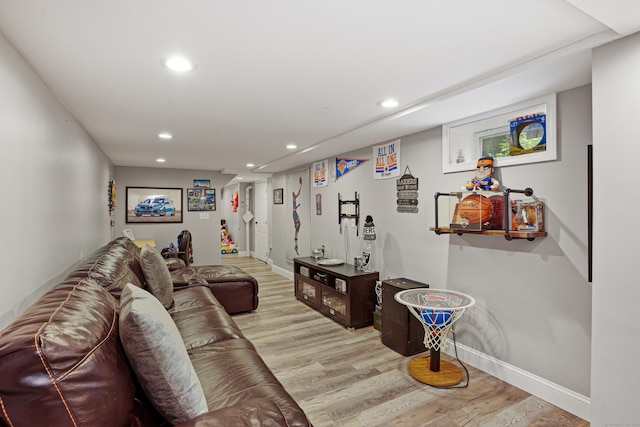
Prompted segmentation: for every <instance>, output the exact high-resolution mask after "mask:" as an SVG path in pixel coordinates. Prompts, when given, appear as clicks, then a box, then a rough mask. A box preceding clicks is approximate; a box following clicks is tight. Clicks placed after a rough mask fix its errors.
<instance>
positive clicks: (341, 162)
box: [336, 157, 369, 179]
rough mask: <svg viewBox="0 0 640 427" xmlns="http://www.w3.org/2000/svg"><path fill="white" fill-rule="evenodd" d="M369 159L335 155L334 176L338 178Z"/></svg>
mask: <svg viewBox="0 0 640 427" xmlns="http://www.w3.org/2000/svg"><path fill="white" fill-rule="evenodd" d="M368 161H369V159H340V158H337V157H336V178H337V179H340V178H341V177H343V176H345V175H346V174H348V173H349V172H351V171H352V170H354V169H355V168H357V167H358V166H360V165H361V164H363V163H364V162H368Z"/></svg>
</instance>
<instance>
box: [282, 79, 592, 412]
mask: <svg viewBox="0 0 640 427" xmlns="http://www.w3.org/2000/svg"><path fill="white" fill-rule="evenodd" d="M558 115H559V116H558V124H559V127H558V128H559V132H558V139H559V147H560V148H559V150H560V151H559V159H558V160H557V161H553V162H546V163H538V164H531V165H522V166H511V167H505V168H501V169H500V170H499V171H498V178H499V179H500V181H501V182H502V184H503V185H505V186H507V187H510V188H514V189H524V188H525V187H532V188H533V189H534V191H535V193H536V195H537V196H538V197H540V198H542V199H544V200H545V201H546V203H547V209H546V215H547V221H546V223H547V226H548V236H547V237H545V238H538V239H536V240H535V241H533V242H529V241H527V240H513V241H507V240H506V239H504V238H502V237H492V236H474V235H468V234H467V235H463V236H457V235H440V236H438V235H436V234H435V233H433V232H430V231H429V227H432V226H433V225H434V221H435V219H434V216H435V215H434V210H435V209H434V203H435V202H434V194H435V193H436V192H437V191H441V192H447V191H455V190H458V189H460V187H461V186H463V185H464V183H465V182H466V181H467V180H468V179H469V178H471V177H472V176H473V172H461V173H455V174H446V175H444V174H443V173H442V164H441V159H442V155H441V153H442V144H441V130H440V128H437V129H431V130H427V131H424V132H421V133H417V134H414V135H408V136H405V137H403V138H402V142H401V150H402V151H401V162H402V165H401V169H402V171H404V168H405V167H406V166H409V168H410V170H411V173H412V174H413V175H414V176H415V177H417V178H418V179H419V190H418V191H419V198H418V200H419V205H418V206H419V212H418V213H417V214H408V213H403V214H400V213H397V211H396V182H395V179H390V180H381V181H374V180H373V172H372V167H373V164H372V163H373V162H372V161H369V162H368V163H366V164H365V165H363V166H360V167H359V168H358V169H356V170H355V171H353V172H351V173H349V174H348V175H346V176H345V177H343V178H341V179H340V180H338V181H337V182H331V183H330V184H329V186H328V187H326V188H321V189H314V188H312V189H311V197H310V199H312V201H313V202H315V197H314V196H315V194H316V193H319V194H321V195H322V201H323V206H322V215H319V216H318V215H316V214H315V206H312V207H311V209H310V212H311V247H312V248H314V247H318V246H320V245H322V244H324V245H325V246H326V248H327V250H328V255H329V256H331V257H338V258H345V257H346V253H345V243H346V242H347V241H348V242H349V243H350V249H351V250H350V255H349V258H348V259H349V260H350V261H349V262H352V260H353V257H354V256H355V254H356V252H358V251H359V250H360V248H361V245H362V234H361V233H360V237H357V238H356V236H355V232H354V230H349V232H348V233H345V234H340V232H339V226H338V221H337V217H338V193H341V195H342V198H343V200H348V199H352V198H353V197H354V192H355V191H358V192H359V193H360V204H361V221H362V222H363V221H364V217H365V216H366V215H372V216H373V219H374V223H375V225H376V233H377V240H376V245H377V255H378V257H377V258H378V259H377V260H376V262H377V267H376V268H377V269H378V270H379V271H380V273H381V277H382V278H389V277H407V278H411V279H414V280H418V281H422V282H426V283H429V284H430V285H431V287H434V288H447V289H453V290H458V291H462V292H465V293H468V294H469V295H471V296H473V297H475V298H476V300H477V305H476V306H475V307H474V308H473V309H472V310H469V311H468V312H467V314H465V317H464V318H463V320H462V323H460V324H459V325H458V327H457V334H456V336H457V338H458V342H459V343H461V344H463V345H465V346H467V347H468V348H469V349H471V350H472V351H475V352H479V353H481V354H482V355H484V356H486V357H490V358H495V359H497V360H499V361H501V362H502V363H504V364H507V365H509V366H512V367H515V368H514V371H517V370H521V371H524V374H523V375H524V376H531V377H533V378H534V380H533V381H534V382H538V383H539V382H549V383H552V384H554V387H556V388H560V389H562V390H564V389H566V390H568V393H569V394H572V395H573V394H575V395H576V396H577V398H578V400H579V401H580V402H579V403H578V405H577V406H581V407H580V408H578V409H576V408H567V409H569V410H572V411H574V412H579V415H582V416H583V417H586V415H587V414H585V413H584V411H585V406H584V403H585V402H588V396H589V394H590V387H591V384H590V366H591V360H590V350H591V286H590V284H589V283H588V281H587V213H586V209H587V183H586V174H587V145H588V144H589V143H590V142H591V140H592V135H591V87H590V86H583V87H580V88H577V89H574V90H570V91H567V92H563V93H560V94H559V95H558ZM382 142H384V141H372V143H373V144H380V143H382ZM345 157H355V158H368V159H372V149H371V148H367V149H363V150H359V151H356V152H352V153H346V154H345ZM331 161H333V159H331ZM282 179H283V178H282V175H278V176H275V177H274V186H276V187H277V186H278V185H280V184H279V183H280V182H282ZM278 210H282V211H283V213H286V215H284V216H285V217H286V219H287V220H288V221H284V222H280V221H279V220H278V219H277V217H278V216H280V215H279V214H278V213H274V215H275V216H276V221H275V222H274V228H275V230H274V232H273V233H272V234H273V246H274V263H275V264H276V266H278V267H280V268H283V269H288V270H290V269H291V266H289V265H287V264H286V263H285V262H284V259H283V258H282V251H281V250H279V247H280V246H281V245H284V244H286V242H281V239H280V238H279V236H282V235H284V234H285V233H284V231H283V230H282V229H281V227H290V226H291V224H290V223H291V221H290V218H289V216H288V215H289V208H288V207H286V206H285V207H281V206H275V207H274V211H278ZM362 222H361V224H362ZM360 231H361V230H360ZM345 235H348V236H349V239H348V240H347V241H345V237H344V236H345ZM544 397H545V398H547V399H548V400H549V399H551V398H552V397H549V396H544ZM581 411H582V412H581Z"/></svg>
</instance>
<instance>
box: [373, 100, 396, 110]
mask: <svg viewBox="0 0 640 427" xmlns="http://www.w3.org/2000/svg"><path fill="white" fill-rule="evenodd" d="M378 105H379V106H380V107H384V108H393V107H397V106H398V105H400V103H399V102H398V101H396V100H395V99H385V100H384V101H380V102H378Z"/></svg>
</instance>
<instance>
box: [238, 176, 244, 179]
mask: <svg viewBox="0 0 640 427" xmlns="http://www.w3.org/2000/svg"><path fill="white" fill-rule="evenodd" d="M236 179H244V178H242V177H241V176H237V177H236Z"/></svg>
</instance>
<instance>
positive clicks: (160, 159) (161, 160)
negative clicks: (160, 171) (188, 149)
mask: <svg viewBox="0 0 640 427" xmlns="http://www.w3.org/2000/svg"><path fill="white" fill-rule="evenodd" d="M156 162H158V163H164V162H166V160H165V159H162V158H159V159H156Z"/></svg>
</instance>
